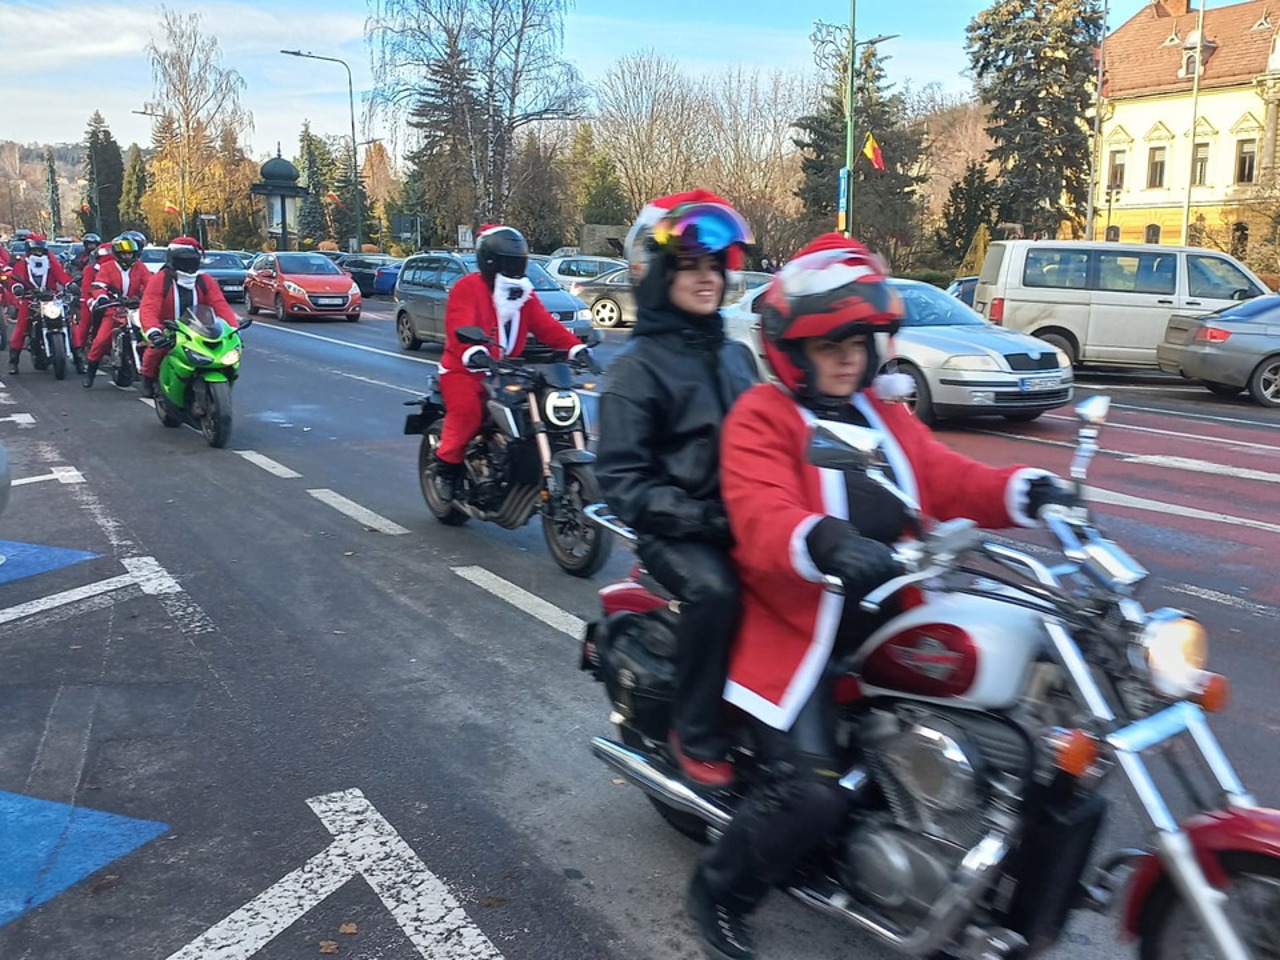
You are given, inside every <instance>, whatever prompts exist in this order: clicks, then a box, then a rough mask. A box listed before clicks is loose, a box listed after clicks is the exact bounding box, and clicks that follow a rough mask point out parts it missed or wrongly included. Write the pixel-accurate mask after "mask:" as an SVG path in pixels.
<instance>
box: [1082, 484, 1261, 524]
mask: <svg viewBox="0 0 1280 960" xmlns="http://www.w3.org/2000/svg"><path fill="white" fill-rule="evenodd" d="M1085 489H1086V490H1087V491H1088V499H1089V500H1091V501H1093V502H1094V503H1107V504H1110V505H1111V506H1113V507H1127V508H1129V509H1131V510H1147V511H1149V512H1151V513H1165V514H1169V515H1170V516H1175V517H1184V518H1186V519H1188V520H1208V521H1211V522H1213V523H1225V524H1228V525H1230V526H1233V527H1248V528H1249V529H1251V530H1266V531H1267V532H1268V533H1280V524H1275V523H1266V522H1264V521H1262V520H1250V519H1249V518H1248V517H1235V516H1232V515H1231V514H1229V513H1215V512H1213V511H1212V510H1198V509H1196V508H1195V507H1186V506H1183V505H1181V504H1177V503H1162V502H1160V501H1159V500H1151V499H1149V498H1147V497H1131V496H1129V495H1128V494H1127V493H1115V492H1113V491H1111V490H1101V489H1099V488H1098V487H1086V488H1085Z"/></svg>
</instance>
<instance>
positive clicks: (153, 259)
mask: <svg viewBox="0 0 1280 960" xmlns="http://www.w3.org/2000/svg"><path fill="white" fill-rule="evenodd" d="M165 253H166V251H165V248H164V247H146V248H144V249H143V251H142V253H141V254H139V255H138V259H139V260H141V261H142V262H143V263H164V258H165Z"/></svg>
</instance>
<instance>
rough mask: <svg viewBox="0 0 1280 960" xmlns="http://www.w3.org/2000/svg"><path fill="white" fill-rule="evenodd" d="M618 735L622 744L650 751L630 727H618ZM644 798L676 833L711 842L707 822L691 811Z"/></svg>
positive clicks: (634, 748) (654, 799)
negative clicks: (686, 811)
mask: <svg viewBox="0 0 1280 960" xmlns="http://www.w3.org/2000/svg"><path fill="white" fill-rule="evenodd" d="M618 735H619V736H620V737H621V738H622V742H623V744H624V745H626V746H628V747H630V748H631V749H632V750H641V751H643V752H644V753H645V754H648V753H650V750H649V746H648V744H646V743H645V741H644V738H643V737H642V736H640V734H639V733H637V732H636V731H635V730H632V729H631V728H630V727H627V726H621V725H619V727H618ZM645 798H646V799H647V800H648V801H649V802H650V803H651V804H653V809H655V810H657V811H658V815H659V816H660V817H662V819H663V820H665V821H667V823H668V824H669V825H670V826H671V827H673V828H674V829H675V830H676V832H677V833H682V834H684V835H685V836H686V837H688V838H689V839H690V840H692V841H693V842H694V843H701V844H707V843H710V842H711V838H710V837H709V836H708V835H707V824H706V823H705V822H703V821H702V820H701V819H699V818H698V817H695V816H694V815H693V814H692V813H685V812H684V811H683V810H677V809H675V808H674V807H669V806H667V805H666V804H665V803H663V802H662V801H661V800H659V799H658V798H657V797H651V796H649V794H647V793H646V794H645Z"/></svg>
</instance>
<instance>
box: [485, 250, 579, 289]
mask: <svg viewBox="0 0 1280 960" xmlns="http://www.w3.org/2000/svg"><path fill="white" fill-rule="evenodd" d="M462 262H463V263H464V264H466V266H467V269H468V270H469V271H474V270H475V269H476V258H475V256H474V255H468V256H465V257H463V258H462ZM525 274H526V275H527V276H528V278H529V282H530V283H532V284H533V289H535V290H540V291H542V292H543V293H551V292H553V291H554V292H556V293H559V292H560V291H561V290H562V289H563V288H562V287H561V286H560V284H558V283H556V282H555V281H554V280H552V279H551V274H549V273H547V271H546V270H544V269H543V267H542V264H540V263H538V262H537V261H536V260H530V261H529V265H528V267H526V269H525Z"/></svg>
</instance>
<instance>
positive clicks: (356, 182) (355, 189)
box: [280, 50, 364, 253]
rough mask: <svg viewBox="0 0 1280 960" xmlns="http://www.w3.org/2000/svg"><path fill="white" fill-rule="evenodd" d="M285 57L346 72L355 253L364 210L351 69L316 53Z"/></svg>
mask: <svg viewBox="0 0 1280 960" xmlns="http://www.w3.org/2000/svg"><path fill="white" fill-rule="evenodd" d="M280 52H281V53H283V54H284V55H285V56H287V57H302V58H303V59H305V60H325V61H327V62H329V63H340V64H342V66H343V68H344V69H345V70H346V71H347V103H348V105H349V106H350V108H351V192H352V193H354V194H355V198H354V199H355V203H356V252H357V253H359V252H360V249H361V248H362V247H363V246H364V208H363V205H362V203H361V201H360V169H359V167H357V165H356V94H355V84H354V83H353V82H352V79H351V68H350V67H349V66H347V61H345V60H340V59H338V58H337V57H322V56H320V55H319V54H316V53H303V52H302V51H301V50H281V51H280Z"/></svg>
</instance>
